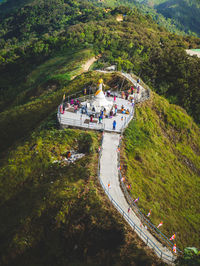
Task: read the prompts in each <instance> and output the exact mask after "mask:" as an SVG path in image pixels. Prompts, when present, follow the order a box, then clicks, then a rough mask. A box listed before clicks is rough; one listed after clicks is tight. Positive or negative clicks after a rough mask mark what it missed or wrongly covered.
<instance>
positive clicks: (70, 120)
mask: <svg viewBox="0 0 200 266" xmlns="http://www.w3.org/2000/svg"><path fill="white" fill-rule="evenodd" d="M106 99H107V100H108V101H111V102H113V105H115V104H117V107H118V112H117V114H116V116H113V117H112V118H110V117H108V118H104V119H103V120H102V123H99V120H98V117H94V119H93V122H89V120H90V117H89V116H88V115H86V114H81V108H80V109H79V110H78V111H77V112H74V108H73V107H69V108H67V109H65V112H64V114H61V113H58V120H59V123H60V125H61V127H62V128H66V127H79V128H85V129H94V130H105V131H109V132H111V131H113V132H117V133H120V132H121V131H122V129H123V128H124V127H126V126H127V125H128V123H129V122H130V120H131V119H132V118H133V115H134V108H133V107H132V104H131V102H130V101H128V100H125V99H122V98H119V97H117V98H116V101H115V102H114V99H113V97H106ZM82 104H83V105H84V104H85V102H82ZM122 105H123V106H124V108H125V109H126V110H127V109H128V110H129V112H130V113H129V114H122V113H121V112H120V109H121V106H122ZM114 120H115V121H116V122H117V124H116V129H115V130H113V121H114Z"/></svg>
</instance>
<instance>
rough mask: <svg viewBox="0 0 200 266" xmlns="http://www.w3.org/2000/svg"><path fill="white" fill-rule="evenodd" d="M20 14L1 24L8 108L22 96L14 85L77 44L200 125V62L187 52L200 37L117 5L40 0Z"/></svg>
mask: <svg viewBox="0 0 200 266" xmlns="http://www.w3.org/2000/svg"><path fill="white" fill-rule="evenodd" d="M55 7H56V8H55ZM52 10H54V12H51V11H52ZM16 12H17V13H16V15H15V16H10V15H9V16H8V15H5V17H4V18H2V19H1V24H0V33H1V35H0V36H1V39H0V42H1V44H0V47H1V50H0V62H1V65H0V70H1V74H0V81H1V99H0V100H1V106H2V110H3V109H4V108H5V104H6V105H7V103H8V101H10V99H12V98H13V97H16V93H18V92H17V91H18V89H17V90H13V89H12V88H13V82H14V84H16V80H18V82H17V83H18V85H19V87H20V88H19V90H21V89H22V88H23V86H21V85H22V83H24V78H25V77H26V75H27V74H28V72H30V71H31V69H33V68H34V66H36V65H38V64H40V63H41V62H42V61H44V60H46V59H47V58H49V57H51V56H52V55H53V54H54V53H55V52H58V51H64V50H65V49H69V48H70V47H71V46H73V47H74V48H76V49H78V48H87V47H91V46H92V47H93V50H94V52H95V54H99V53H101V54H102V58H101V61H102V62H101V63H103V62H110V63H111V64H117V66H118V69H123V70H125V71H132V72H134V73H135V74H137V75H140V76H141V77H142V78H143V79H144V81H145V82H146V83H147V84H148V85H149V86H150V87H151V88H152V89H153V90H155V91H156V92H158V93H159V94H160V95H164V96H165V97H167V98H168V99H169V100H170V102H171V103H175V104H179V105H181V106H182V107H183V108H185V109H186V111H187V112H188V113H189V114H190V115H192V116H193V118H194V119H195V121H196V122H197V123H199V122H200V120H199V115H198V114H199V111H200V102H199V101H200V100H199V99H200V97H199V89H198V86H199V79H200V75H199V71H200V68H199V59H198V58H197V57H190V56H188V55H187V54H186V52H185V49H188V48H198V47H199V46H200V39H199V38H197V37H189V36H178V35H175V34H171V33H169V32H168V31H166V30H165V29H164V28H162V27H161V26H159V25H157V24H156V23H155V22H154V21H153V19H152V18H151V16H150V15H142V14H141V13H140V12H139V11H138V10H137V9H134V10H133V9H129V8H128V7H117V8H114V9H112V10H110V11H109V12H106V11H105V10H104V9H101V8H99V7H94V6H93V5H92V4H91V3H88V2H87V1H86V2H85V1H84V2H83V1H81V2H78V1H70V0H69V1H65V2H63V1H60V0H53V1H51V4H49V2H45V1H42V0H38V1H36V2H33V3H31V4H29V5H26V6H25V7H24V8H22V9H19V10H17V11H16ZM117 14H123V15H125V16H124V21H123V22H122V23H118V22H117V21H116V15H117ZM8 21H9V23H7V22H8ZM10 72H12V73H13V74H12V77H11V76H10V75H9V73H10ZM19 73H20V74H19ZM24 89H26V88H24Z"/></svg>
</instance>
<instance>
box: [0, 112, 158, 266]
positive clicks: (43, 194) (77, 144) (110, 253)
mask: <svg viewBox="0 0 200 266" xmlns="http://www.w3.org/2000/svg"><path fill="white" fill-rule="evenodd" d="M52 122H55V117H52V119H51V120H48V121H46V122H45V123H43V124H42V126H41V127H40V128H39V129H38V130H37V131H35V132H34V133H33V134H32V135H31V137H30V138H29V139H27V140H26V141H24V142H22V143H21V144H20V145H18V146H17V147H16V148H15V149H14V150H12V151H10V153H9V155H8V156H7V157H6V158H4V160H3V161H2V162H1V166H2V167H1V170H0V202H1V204H0V214H1V221H0V237H1V243H0V264H1V265H16V266H17V265H24V266H25V265H41V266H44V265H48V266H49V265H54V266H55V265H59V266H61V265H141V264H145V265H147V264H148V265H152V264H154V265H159V264H160V263H159V261H156V259H155V258H154V257H153V256H151V254H152V253H150V252H149V251H147V252H148V255H147V252H146V251H145V250H144V244H143V243H142V242H141V241H140V240H138V238H137V237H136V235H135V234H133V233H132V232H130V231H129V228H127V227H126V225H125V223H124V222H123V221H122V219H121V218H120V216H119V214H117V212H116V210H114V209H113V208H112V206H111V205H110V203H108V201H107V199H106V197H105V195H104V193H102V191H101V189H100V185H99V183H98V181H97V179H96V174H97V158H98V153H97V151H98V146H99V141H100V136H99V135H98V134H96V133H91V132H90V133H89V132H83V131H78V130H58V129H56V128H55V126H54V125H53V124H54V123H52ZM69 150H74V151H76V152H79V153H80V152H81V153H84V154H85V156H84V157H83V158H81V159H79V160H77V161H76V162H74V163H69V162H66V161H65V160H64V158H65V156H66V153H67V151H69Z"/></svg>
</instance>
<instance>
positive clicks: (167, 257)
mask: <svg viewBox="0 0 200 266" xmlns="http://www.w3.org/2000/svg"><path fill="white" fill-rule="evenodd" d="M103 136H104V133H103ZM103 136H102V143H103ZM102 143H101V149H100V151H99V159H98V172H97V175H98V179H99V182H100V184H101V186H102V188H103V190H104V191H105V193H106V194H107V196H108V198H109V199H110V201H111V203H112V204H113V205H114V206H115V208H116V209H117V210H118V211H119V212H120V213H121V214H122V216H123V217H124V219H125V220H126V221H127V222H128V223H129V224H130V225H131V227H132V228H133V229H134V231H136V232H137V233H138V234H139V235H140V238H141V239H142V240H143V241H144V242H145V243H146V244H147V245H148V246H150V247H151V248H152V249H153V251H154V252H155V253H156V254H157V256H158V257H159V258H161V259H162V260H163V261H165V262H167V263H174V261H175V259H176V257H175V256H173V255H172V256H170V255H168V254H166V253H165V252H163V251H162V250H161V249H160V248H159V247H158V246H157V245H156V243H155V242H154V241H152V240H151V239H150V238H149V237H148V236H147V235H146V234H145V232H144V231H143V230H142V229H141V228H140V227H138V226H137V225H136V224H135V222H134V221H133V220H132V219H131V218H130V217H129V215H127V213H126V211H124V210H123V209H122V208H121V207H120V206H119V204H118V203H117V202H116V201H115V200H114V199H113V198H112V196H111V195H110V193H109V191H108V189H107V188H106V187H105V185H104V183H103V181H102V180H101V176H100V159H101V155H102Z"/></svg>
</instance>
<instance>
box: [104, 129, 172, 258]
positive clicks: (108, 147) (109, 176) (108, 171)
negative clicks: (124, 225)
mask: <svg viewBox="0 0 200 266" xmlns="http://www.w3.org/2000/svg"><path fill="white" fill-rule="evenodd" d="M119 140H120V135H119V134H116V133H104V139H103V143H102V155H101V159H100V179H101V181H102V183H103V184H104V187H105V189H107V190H109V195H110V196H111V197H112V198H113V199H114V201H115V202H117V204H118V205H119V206H120V207H121V209H122V210H124V212H125V213H126V214H128V208H129V205H128V203H127V201H126V199H125V197H124V194H123V192H122V190H121V188H120V182H119V178H118V168H117V167H118V160H117V148H118V145H119ZM108 184H110V188H108ZM128 216H129V217H130V219H131V220H132V221H133V222H134V223H135V224H136V225H137V226H138V227H139V228H141V227H140V225H141V221H140V219H139V218H138V217H137V216H136V215H135V213H134V212H133V211H132V210H131V211H130V213H129V214H128ZM126 220H127V219H126ZM128 222H129V224H130V225H131V227H132V228H133V226H132V224H133V223H132V224H131V222H130V221H128ZM141 230H142V231H143V232H144V233H145V234H146V236H148V238H149V239H151V240H152V241H153V242H154V243H155V245H156V246H157V247H158V248H159V249H160V250H161V251H162V252H163V253H165V254H167V255H168V256H170V257H173V254H172V252H170V251H169V250H168V249H167V248H166V247H164V246H163V245H162V244H161V243H160V242H158V241H157V240H156V239H155V237H153V236H152V235H151V234H150V232H149V231H148V230H147V229H145V228H144V227H142V228H141ZM136 233H137V234H138V236H139V237H141V236H140V233H139V232H138V231H136ZM141 238H142V237H141ZM142 240H143V241H144V239H143V238H142ZM145 242H146V241H145ZM147 245H148V246H149V247H150V248H152V245H150V243H148V244H147ZM161 256H162V259H163V261H165V262H167V263H169V261H167V259H165V257H167V256H163V255H161Z"/></svg>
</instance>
